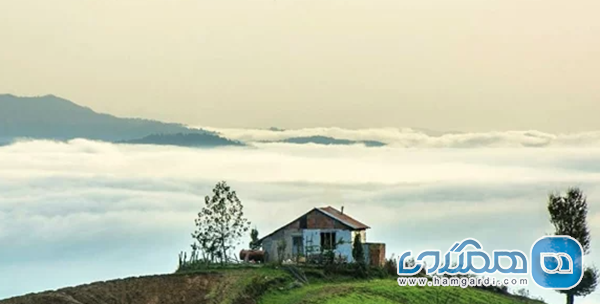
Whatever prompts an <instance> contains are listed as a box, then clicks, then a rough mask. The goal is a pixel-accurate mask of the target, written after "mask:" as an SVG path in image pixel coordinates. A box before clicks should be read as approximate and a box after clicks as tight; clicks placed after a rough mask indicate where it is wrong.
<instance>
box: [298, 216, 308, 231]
mask: <svg viewBox="0 0 600 304" xmlns="http://www.w3.org/2000/svg"><path fill="white" fill-rule="evenodd" d="M306 226H307V218H306V215H305V216H303V217H301V218H300V229H306Z"/></svg>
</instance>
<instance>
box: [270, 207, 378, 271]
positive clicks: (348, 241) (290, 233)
mask: <svg viewBox="0 0 600 304" xmlns="http://www.w3.org/2000/svg"><path fill="white" fill-rule="evenodd" d="M321 232H336V241H338V242H340V241H342V242H344V244H341V245H338V246H337V248H336V250H335V251H334V252H335V254H336V255H342V256H344V257H346V258H347V259H348V261H349V262H352V261H353V259H352V245H353V243H354V235H355V234H356V233H359V234H360V235H361V241H362V242H363V243H365V242H366V231H365V230H361V231H352V230H351V229H350V228H349V227H348V226H346V225H345V224H343V223H341V222H339V221H336V220H334V219H332V218H331V217H329V216H327V215H325V214H323V213H321V212H319V211H317V210H313V211H311V212H309V213H307V214H305V215H304V216H302V217H301V218H299V219H298V220H296V221H294V222H292V223H290V224H288V225H287V226H285V227H284V228H283V229H281V230H279V231H277V232H276V233H275V234H273V235H271V236H269V237H267V238H265V239H263V244H262V246H263V250H265V251H266V252H267V261H278V260H279V257H278V252H277V244H278V242H279V241H280V240H285V242H286V243H287V245H286V249H285V253H284V255H285V256H284V257H283V258H284V260H285V259H291V258H292V257H294V255H295V253H294V252H293V251H292V246H293V243H292V238H293V237H294V236H302V237H303V245H304V254H305V255H306V254H307V253H308V252H307V248H310V246H312V247H313V250H314V252H313V253H318V248H320V246H321ZM308 251H310V249H308Z"/></svg>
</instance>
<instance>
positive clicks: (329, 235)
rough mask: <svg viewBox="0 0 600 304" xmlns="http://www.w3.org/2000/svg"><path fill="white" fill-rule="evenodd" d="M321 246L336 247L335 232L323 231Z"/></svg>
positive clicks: (326, 247)
mask: <svg viewBox="0 0 600 304" xmlns="http://www.w3.org/2000/svg"><path fill="white" fill-rule="evenodd" d="M321 248H322V249H323V250H333V249H335V248H336V242H335V232H321Z"/></svg>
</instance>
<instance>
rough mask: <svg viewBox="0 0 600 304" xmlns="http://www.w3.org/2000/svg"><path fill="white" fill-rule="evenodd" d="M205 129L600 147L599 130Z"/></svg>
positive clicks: (405, 141) (407, 144) (424, 144)
mask: <svg viewBox="0 0 600 304" xmlns="http://www.w3.org/2000/svg"><path fill="white" fill-rule="evenodd" d="M202 128H204V129H207V130H211V131H215V132H219V133H221V134H222V135H224V136H225V137H228V138H230V139H236V140H241V141H244V142H249V143H252V142H254V143H257V142H264V141H279V140H283V139H287V138H292V137H305V136H328V137H334V138H337V139H347V140H354V141H365V140H375V141H379V142H383V143H386V144H387V145H390V146H393V147H404V148H485V147H509V148H516V147H574V146H578V147H600V131H595V132H585V133H567V134H552V133H544V132H540V131H535V130H528V131H504V132H481V133H457V132H437V131H430V130H419V129H410V128H404V129H398V128H375V129H343V128H307V129H293V130H270V129H267V130H265V129H223V128H211V127H202Z"/></svg>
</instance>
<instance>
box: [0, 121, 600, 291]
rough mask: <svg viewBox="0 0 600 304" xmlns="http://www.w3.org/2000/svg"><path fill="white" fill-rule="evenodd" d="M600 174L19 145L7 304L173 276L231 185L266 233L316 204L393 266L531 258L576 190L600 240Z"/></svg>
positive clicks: (280, 147)
mask: <svg viewBox="0 0 600 304" xmlns="http://www.w3.org/2000/svg"><path fill="white" fill-rule="evenodd" d="M267 132H271V131H267ZM357 132H358V131H357ZM364 132H367V133H368V132H369V131H364ZM250 133H251V132H250V131H249V133H248V134H250ZM273 133H275V132H273ZM227 135H228V136H232V137H235V136H233V135H231V134H227ZM330 135H340V134H330ZM243 136H249V135H238V137H237V139H241V137H243ZM368 136H370V135H368ZM430 138H436V137H433V136H432V137H430ZM354 139H361V140H362V139H367V135H365V138H354ZM368 139H373V138H368ZM253 140H259V139H258V137H255V139H253ZM260 140H262V139H260ZM432 140H433V139H432ZM599 163H600V148H585V149H583V148H581V147H580V146H578V145H575V146H574V147H567V146H563V147H560V148H559V147H552V148H549V147H547V148H510V147H504V148H497V149H487V148H471V149H446V148H444V149H424V148H414V149H404V148H398V147H394V146H390V147H383V148H366V147H361V146H316V145H290V144H274V145H258V146H255V147H250V148H222V149H208V150H202V149H189V148H179V147H164V146H162V147H158V146H135V145H133V146H130V145H114V144H108V143H101V142H93V141H87V140H73V141H70V142H66V143H57V142H50V141H28V142H19V143H16V144H13V145H10V146H5V147H0V168H1V169H0V193H2V195H0V244H2V245H1V246H0V298H4V297H8V296H13V295H17V294H22V293H26V292H32V291H40V290H44V289H49V288H58V287H62V286H66V285H76V284H81V283H86V282H90V281H95V280H105V279H111V278H117V277H123V276H131V275H140V274H151V273H165V272H171V271H173V270H174V268H175V266H176V265H175V264H176V255H177V253H178V252H179V251H180V250H186V249H187V248H188V244H189V243H190V241H191V238H190V233H191V231H192V230H193V228H194V227H193V219H194V216H195V213H196V212H197V211H198V210H199V209H200V208H201V204H202V202H203V196H204V195H206V194H208V193H210V189H211V187H212V186H213V185H214V184H215V183H216V182H217V181H219V180H227V181H228V182H229V184H230V185H232V186H233V187H234V188H235V189H236V191H237V192H238V193H239V196H240V199H241V200H242V201H243V202H244V204H245V208H246V211H247V212H246V213H247V216H248V217H249V218H250V219H251V220H252V222H253V224H254V225H256V226H257V227H258V228H259V230H260V232H261V235H264V234H267V233H269V232H270V231H271V230H273V229H276V228H278V227H279V226H281V225H283V224H285V223H287V221H290V220H292V219H294V218H295V217H297V216H298V215H299V214H301V213H303V212H305V211H307V210H309V209H310V208H312V207H314V206H324V205H332V206H334V207H341V206H342V205H343V206H345V210H347V212H348V213H349V214H351V215H353V216H355V217H357V218H358V219H359V220H361V221H364V222H365V223H367V224H369V225H370V226H372V227H373V229H372V230H370V231H369V232H368V239H369V240H371V241H382V242H386V243H387V246H388V247H387V253H388V255H390V254H392V253H400V252H402V251H404V250H409V249H410V250H413V251H418V250H422V249H425V248H440V249H446V247H449V246H450V245H451V244H452V243H453V242H454V241H456V240H459V239H463V238H466V237H475V238H477V239H479V240H480V241H481V242H482V243H483V245H484V248H486V249H489V250H493V249H500V248H504V247H506V248H510V249H514V248H516V249H521V250H524V251H525V252H527V251H528V249H529V247H530V246H531V243H532V242H533V241H534V240H535V239H537V238H538V237H539V236H540V235H543V234H544V233H546V232H550V231H552V227H551V226H549V224H548V220H547V214H546V209H545V199H546V196H547V194H548V193H549V192H550V191H555V190H562V189H565V188H566V187H568V186H572V185H576V186H581V187H582V188H583V189H584V190H585V191H586V193H587V194H588V197H589V202H590V208H591V210H590V224H591V228H592V233H593V234H594V235H597V234H598V233H599V232H600V204H598V203H597V201H598V200H599V199H600V187H599V186H598V185H599V183H598V181H599V180H600V167H599V166H598V165H597V164H599ZM245 242H246V240H244V243H245ZM597 244H600V243H597V242H593V243H592V245H593V248H592V254H594V253H595V252H597V250H599V249H600V247H599V246H598V245H597ZM591 260H592V261H596V262H600V260H599V259H597V256H595V255H593V256H592V257H591ZM31 273H36V274H38V275H36V276H34V277H32V276H31V275H29V274H31ZM531 289H532V291H535V292H534V293H537V294H541V295H543V296H544V297H545V298H547V299H558V298H556V296H557V295H554V293H551V292H543V291H539V292H538V290H536V289H534V288H531ZM589 299H593V297H591V298H589ZM589 299H588V300H589ZM589 303H593V302H589Z"/></svg>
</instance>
